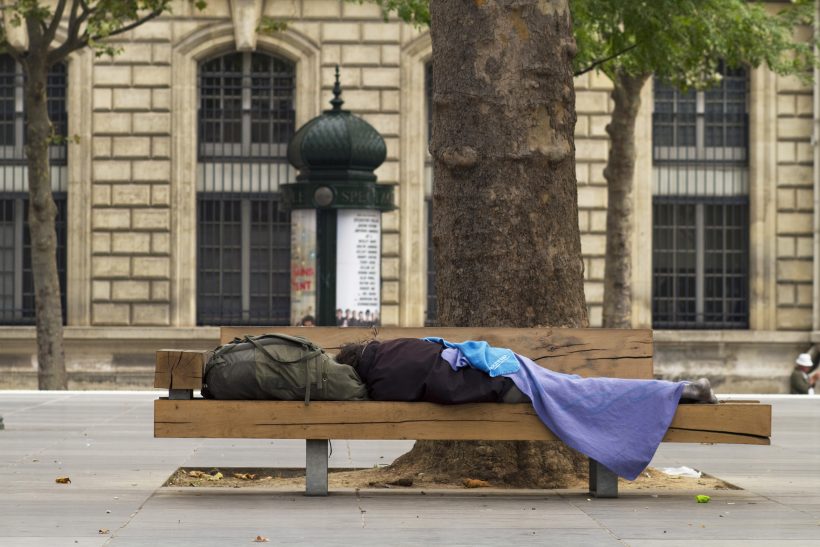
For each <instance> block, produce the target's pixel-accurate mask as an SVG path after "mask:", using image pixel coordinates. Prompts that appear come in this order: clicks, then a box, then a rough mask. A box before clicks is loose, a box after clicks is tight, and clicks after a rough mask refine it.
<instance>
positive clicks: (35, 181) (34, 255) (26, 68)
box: [22, 20, 67, 389]
mask: <svg viewBox="0 0 820 547" xmlns="http://www.w3.org/2000/svg"><path fill="white" fill-rule="evenodd" d="M27 27H28V31H29V44H30V46H29V53H28V55H27V56H25V57H24V58H23V61H22V62H23V74H24V76H25V84H24V85H25V101H26V162H27V165H28V185H29V209H28V227H29V233H30V236H31V269H32V272H33V274H34V301H35V310H36V318H37V319H36V321H37V361H38V364H39V369H38V373H37V379H38V384H39V387H40V389H66V387H67V382H66V372H65V356H64V352H63V310H62V306H61V303H60V279H59V276H58V273H57V233H56V230H55V226H54V221H55V219H56V217H57V206H56V205H55V203H54V196H53V195H52V193H51V170H50V168H49V157H48V147H49V144H50V142H51V138H52V126H51V121H50V120H49V118H48V105H47V102H46V100H47V96H46V81H47V74H48V69H49V66H48V63H47V60H46V52H47V45H48V44H43V43H42V42H43V41H44V40H43V39H42V33H41V31H40V28H39V22H37V21H36V20H35V22H34V23H33V24H32V22H31V21H29V24H28V25H27Z"/></svg>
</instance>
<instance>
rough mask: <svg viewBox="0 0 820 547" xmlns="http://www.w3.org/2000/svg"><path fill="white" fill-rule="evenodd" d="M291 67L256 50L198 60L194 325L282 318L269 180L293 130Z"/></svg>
mask: <svg viewBox="0 0 820 547" xmlns="http://www.w3.org/2000/svg"><path fill="white" fill-rule="evenodd" d="M294 90H295V65H294V64H293V63H291V62H290V61H288V60H286V59H282V58H279V57H276V56H273V55H269V54H266V53H262V52H254V53H251V52H245V53H239V52H236V53H229V54H226V55H221V56H218V57H215V58H213V59H209V60H206V61H204V62H203V63H201V64H200V65H199V114H198V120H199V122H198V123H199V129H198V132H199V139H198V163H197V223H198V232H197V240H198V252H197V323H198V324H200V325H286V324H288V322H289V319H290V214H289V213H288V212H286V211H283V210H282V209H281V203H280V193H279V185H280V184H283V183H286V182H289V181H290V180H293V179H294V178H295V172H294V171H293V168H292V167H291V166H290V165H289V164H288V161H287V144H288V141H289V140H290V137H291V136H292V135H293V132H294V120H295V117H294V108H293V98H294Z"/></svg>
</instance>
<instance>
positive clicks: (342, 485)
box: [164, 467, 737, 491]
mask: <svg viewBox="0 0 820 547" xmlns="http://www.w3.org/2000/svg"><path fill="white" fill-rule="evenodd" d="M304 473H305V470H304V469H282V468H244V467H243V468H235V467H231V468H227V467H223V468H204V467H184V468H180V469H178V470H177V471H176V472H175V473H174V474H173V475H171V477H170V478H169V479H168V481H167V482H166V483H165V485H164V486H168V487H192V488H272V489H281V490H303V489H304V487H305V475H304ZM618 482H619V484H618V488H619V489H620V490H621V491H632V490H663V491H689V490H698V491H708V490H736V489H737V487H736V486H734V485H732V484H729V483H727V482H725V481H722V480H720V479H718V478H717V477H712V476H710V475H706V474H704V475H703V476H701V477H700V478H689V477H672V476H669V475H667V474H665V473H663V472H662V471H660V470H659V469H655V468H652V467H649V468H647V469H646V470H644V472H643V473H642V474H641V476H639V477H638V478H637V479H635V480H634V481H627V480H624V479H619V481H618ZM562 483H563V485H564V486H563V488H566V489H570V490H585V489H586V488H587V477H583V476H573V477H564V478H563V479H562ZM328 486H329V488H330V489H331V490H334V489H356V488H359V489H365V488H384V489H395V490H425V489H427V490H433V489H451V490H456V489H462V490H463V489H472V488H487V487H489V488H495V489H505V488H510V487H509V486H507V485H504V484H493V483H490V482H487V481H480V480H477V479H472V478H470V477H455V476H443V475H434V474H427V473H424V472H422V471H416V472H409V471H408V470H406V469H402V470H401V471H399V472H396V471H393V470H391V469H390V468H388V467H373V468H368V469H346V470H335V471H334V470H331V471H330V472H329V473H328ZM516 488H518V487H516Z"/></svg>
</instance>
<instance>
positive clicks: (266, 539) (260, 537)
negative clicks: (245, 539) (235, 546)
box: [253, 536, 270, 543]
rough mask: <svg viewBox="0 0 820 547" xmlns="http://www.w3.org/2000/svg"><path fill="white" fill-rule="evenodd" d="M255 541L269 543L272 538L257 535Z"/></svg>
mask: <svg viewBox="0 0 820 547" xmlns="http://www.w3.org/2000/svg"><path fill="white" fill-rule="evenodd" d="M253 541H254V543H267V542H268V541H270V540H269V539H268V538H266V537H265V536H256V539H255V540H253Z"/></svg>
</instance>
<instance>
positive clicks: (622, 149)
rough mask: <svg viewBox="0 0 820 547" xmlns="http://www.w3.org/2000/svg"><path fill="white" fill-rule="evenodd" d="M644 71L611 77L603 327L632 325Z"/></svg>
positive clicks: (606, 176) (624, 327)
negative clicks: (638, 142) (635, 185)
mask: <svg viewBox="0 0 820 547" xmlns="http://www.w3.org/2000/svg"><path fill="white" fill-rule="evenodd" d="M648 78H649V75H648V74H641V75H639V76H629V75H627V74H624V73H622V72H619V73H618V74H616V76H615V81H614V85H615V88H614V89H613V90H612V100H613V102H614V104H615V108H614V109H613V111H612V121H611V122H610V123H609V124H608V125H607V126H606V131H607V133H608V134H609V142H610V146H609V157H608V158H607V164H606V169H604V178H606V181H607V209H606V261H605V264H604V310H603V323H604V324H603V326H604V327H606V328H621V329H628V328H630V327H631V326H632V267H631V260H632V224H633V220H632V186H633V180H634V178H635V119H636V118H637V117H638V110H639V109H640V107H641V89H642V88H643V86H644V84H645V83H646V80H647V79H648Z"/></svg>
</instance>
